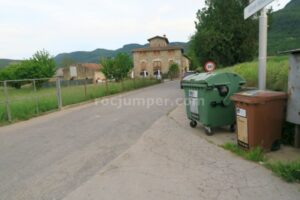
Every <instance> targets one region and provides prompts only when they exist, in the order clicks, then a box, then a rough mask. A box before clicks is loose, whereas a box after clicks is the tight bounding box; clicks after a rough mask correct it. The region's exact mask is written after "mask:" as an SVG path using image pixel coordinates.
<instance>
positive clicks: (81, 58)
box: [55, 42, 188, 67]
mask: <svg viewBox="0 0 300 200" xmlns="http://www.w3.org/2000/svg"><path fill="white" fill-rule="evenodd" d="M170 45H173V46H181V47H182V48H183V49H184V51H185V52H187V50H188V44H187V43H184V42H173V43H170ZM147 46H148V44H145V45H140V44H127V45H124V46H123V47H122V48H120V49H117V50H108V49H96V50H94V51H90V52H89V51H77V52H71V53H62V54H59V55H57V56H56V57H55V61H56V63H57V66H59V67H61V65H63V63H64V62H75V63H85V62H93V63H99V62H100V59H101V58H106V57H115V56H116V55H117V54H118V53H128V54H130V55H131V52H132V50H133V49H137V48H144V47H147Z"/></svg>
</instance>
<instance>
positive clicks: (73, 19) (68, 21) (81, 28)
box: [0, 0, 285, 58]
mask: <svg viewBox="0 0 300 200" xmlns="http://www.w3.org/2000/svg"><path fill="white" fill-rule="evenodd" d="M282 1H285V0H282ZM203 6H204V0H186V1H182V0H164V1H159V0H152V1H141V0H127V1H124V0H123V1H122V0H111V1H104V0H85V1H76V0H26V1H24V0H0V9H1V12H0V33H1V37H0V58H5V57H7V58H24V57H30V56H31V55H32V54H33V53H34V52H35V51H37V50H39V49H43V48H45V49H47V50H49V51H50V52H51V53H52V54H53V55H55V54H58V53H61V52H69V51H75V50H93V49H95V48H111V49H116V48H119V47H121V46H122V45H123V44H127V43H142V44H143V43H146V42H147V38H148V37H151V36H153V35H162V34H167V35H168V37H169V39H170V40H171V41H187V40H188V38H189V36H190V35H191V34H192V33H193V32H194V20H195V17H196V12H197V10H198V9H199V8H202V7H203Z"/></svg>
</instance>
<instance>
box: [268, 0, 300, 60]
mask: <svg viewBox="0 0 300 200" xmlns="http://www.w3.org/2000/svg"><path fill="white" fill-rule="evenodd" d="M272 17H273V18H272V24H271V29H270V31H269V41H268V49H269V54H270V55H274V54H276V53H277V52H278V51H284V50H289V49H295V48H300V0H292V1H291V2H290V3H289V4H287V5H286V7H285V8H284V9H282V10H279V11H277V12H275V13H274V14H273V16H272Z"/></svg>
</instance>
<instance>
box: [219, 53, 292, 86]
mask: <svg viewBox="0 0 300 200" xmlns="http://www.w3.org/2000/svg"><path fill="white" fill-rule="evenodd" d="M220 71H230V72H235V73H237V74H239V75H241V76H242V77H244V78H245V79H246V81H247V86H248V87H257V84H258V61H253V62H246V63H241V64H238V65H235V66H233V67H228V68H224V69H221V70H220ZM288 71H289V60H288V56H277V57H269V58H268V69H267V88H268V89H270V90H275V91H287V87H288Z"/></svg>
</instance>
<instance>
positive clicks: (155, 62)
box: [153, 61, 161, 67]
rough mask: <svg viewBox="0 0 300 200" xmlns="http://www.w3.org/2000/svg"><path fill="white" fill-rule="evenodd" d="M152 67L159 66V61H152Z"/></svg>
mask: <svg viewBox="0 0 300 200" xmlns="http://www.w3.org/2000/svg"><path fill="white" fill-rule="evenodd" d="M153 67H161V61H153Z"/></svg>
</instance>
